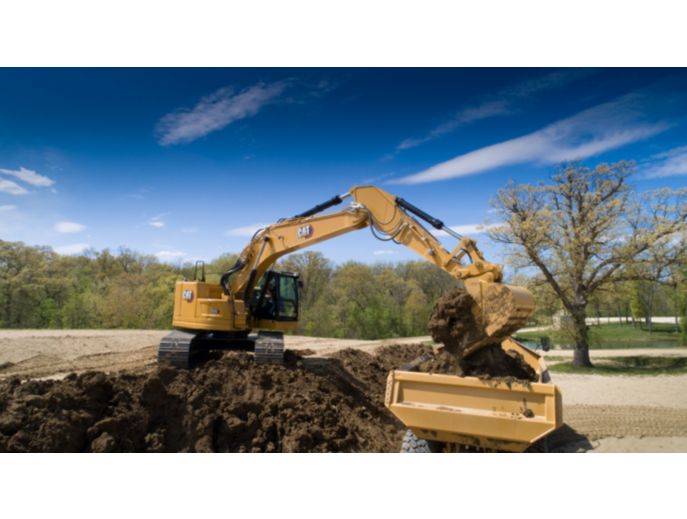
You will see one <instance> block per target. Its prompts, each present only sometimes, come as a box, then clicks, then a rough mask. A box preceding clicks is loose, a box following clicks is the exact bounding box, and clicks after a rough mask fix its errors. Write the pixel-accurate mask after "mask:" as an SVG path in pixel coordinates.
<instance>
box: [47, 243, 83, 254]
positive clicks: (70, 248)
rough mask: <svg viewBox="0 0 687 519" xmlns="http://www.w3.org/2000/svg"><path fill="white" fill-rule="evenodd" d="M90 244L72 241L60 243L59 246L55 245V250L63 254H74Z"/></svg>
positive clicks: (79, 252)
mask: <svg viewBox="0 0 687 519" xmlns="http://www.w3.org/2000/svg"><path fill="white" fill-rule="evenodd" d="M90 247H91V246H90V245H89V244H88V243H72V244H71V245H61V246H60V247H55V252H57V253H58V254H63V255H67V256H70V255H75V254H81V253H82V252H83V251H85V250H86V249H89V248H90Z"/></svg>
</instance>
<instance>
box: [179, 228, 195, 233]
mask: <svg viewBox="0 0 687 519" xmlns="http://www.w3.org/2000/svg"><path fill="white" fill-rule="evenodd" d="M181 232H183V233H184V234H194V233H197V232H198V227H182V228H181Z"/></svg>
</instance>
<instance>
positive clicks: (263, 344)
mask: <svg viewBox="0 0 687 519" xmlns="http://www.w3.org/2000/svg"><path fill="white" fill-rule="evenodd" d="M255 362H257V363H258V364H282V363H283V362H284V334H283V333H281V332H258V336H257V338H256V339H255Z"/></svg>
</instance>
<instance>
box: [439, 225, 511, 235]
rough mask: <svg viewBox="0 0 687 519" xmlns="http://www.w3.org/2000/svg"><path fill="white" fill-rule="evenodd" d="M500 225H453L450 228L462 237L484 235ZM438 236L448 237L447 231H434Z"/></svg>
mask: <svg viewBox="0 0 687 519" xmlns="http://www.w3.org/2000/svg"><path fill="white" fill-rule="evenodd" d="M498 226H499V224H488V225H485V224H481V223H469V224H464V225H452V226H450V228H451V230H452V231H453V232H457V233H458V234H461V235H466V234H467V235H472V234H484V233H485V232H487V231H488V230H489V229H492V228H494V227H498ZM433 232H434V234H435V235H436V236H448V233H447V232H445V231H433Z"/></svg>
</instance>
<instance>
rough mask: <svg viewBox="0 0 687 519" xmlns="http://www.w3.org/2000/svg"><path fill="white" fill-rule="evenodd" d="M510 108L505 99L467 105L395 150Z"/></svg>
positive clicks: (504, 112) (426, 140)
mask: <svg viewBox="0 0 687 519" xmlns="http://www.w3.org/2000/svg"><path fill="white" fill-rule="evenodd" d="M509 111H510V110H509V108H508V106H507V103H506V102H505V101H488V102H486V103H482V104H481V105H478V106H474V107H469V108H466V109H464V110H461V111H460V112H458V113H457V114H456V115H455V116H454V117H453V119H450V120H449V121H446V122H444V123H442V124H440V125H439V126H437V127H436V128H434V129H432V130H431V131H430V132H429V133H428V134H427V135H426V136H424V137H422V138H418V139H412V138H411V139H405V140H403V141H402V142H401V143H400V144H399V145H398V146H397V147H396V150H397V151H400V150H407V149H410V148H414V147H416V146H419V145H420V144H424V143H425V142H428V141H431V140H434V139H436V138H437V137H440V136H442V135H445V134H447V133H450V132H452V131H454V130H456V129H458V128H460V127H461V126H465V125H466V124H469V123H471V122H475V121H479V120H481V119H488V118H490V117H496V116H498V115H503V114H506V113H508V112H509Z"/></svg>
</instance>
